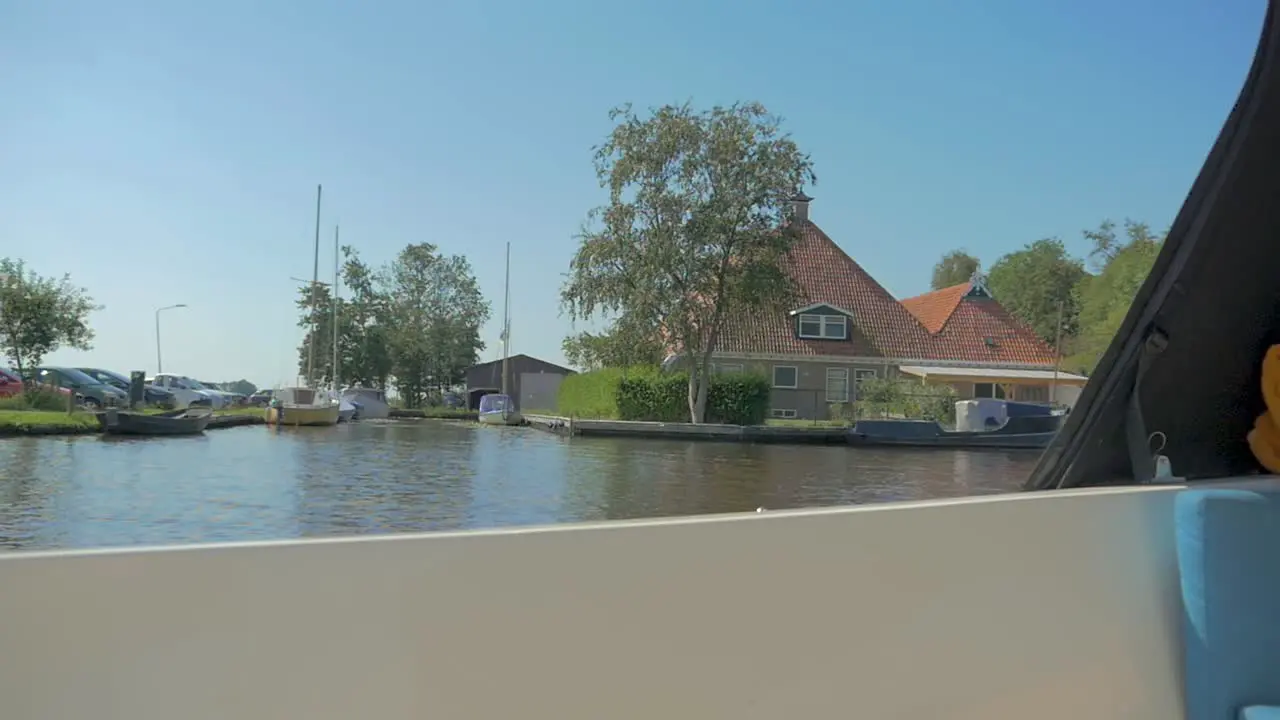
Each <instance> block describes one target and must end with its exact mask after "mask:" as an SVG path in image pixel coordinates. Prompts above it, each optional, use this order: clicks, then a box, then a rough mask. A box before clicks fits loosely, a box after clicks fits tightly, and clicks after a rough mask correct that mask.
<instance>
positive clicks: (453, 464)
mask: <svg viewBox="0 0 1280 720" xmlns="http://www.w3.org/2000/svg"><path fill="white" fill-rule="evenodd" d="M1035 460H1036V455H1035V454H1034V453H1025V452H1010V453H1000V452H974V453H970V452H956V451H945V450H941V451H940V450H928V451H910V450H898V449H889V450H875V449H857V450H854V449H850V448H845V447H803V446H781V445H738V444H731V443H696V442H680V441H653V440H623V439H603V438H602V439H594V438H575V439H573V440H567V439H564V438H560V437H556V436H553V435H549V434H546V433H543V432H540V431H537V430H533V429H529V428H504V427H485V426H479V425H474V424H465V423H448V422H438V421H423V422H417V423H372V422H365V423H355V424H352V425H341V426H338V427H336V428H293V429H281V430H272V429H268V428H264V427H246V428H238V429H234V430H219V431H215V432H210V433H208V434H207V435H204V436H201V437H191V438H165V439H150V440H119V439H105V438H98V437H83V438H65V439H50V438H38V439H37V438H21V439H12V440H0V547H9V548H66V547H100V546H120V545H141V544H147V545H150V544H160V543H193V542H212V541H229V540H261V539H279V538H291V537H317V536H333V535H357V534H378V533H392V532H407V531H422V530H453V529H462V528H482V527H497V526H503V525H524V524H542V523H556V522H573V521H580V520H603V519H622V518H638V517H655V516H667V515H690V514H700V513H720V512H742V511H750V510H754V509H755V508H757V507H765V508H770V509H783V508H796V507H811V506H821V505H844V504H851V503H871V502H887V501H892V500H911V499H920V498H932V497H956V496H963V495H975V494H983V493H994V492H1008V491H1012V490H1016V489H1017V488H1018V486H1019V484H1020V483H1021V482H1022V480H1023V479H1024V478H1025V477H1026V475H1027V474H1028V472H1030V470H1031V467H1032V465H1033V464H1034V463H1035Z"/></svg>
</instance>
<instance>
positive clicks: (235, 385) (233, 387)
mask: <svg viewBox="0 0 1280 720" xmlns="http://www.w3.org/2000/svg"><path fill="white" fill-rule="evenodd" d="M220 387H221V388H222V389H223V390H226V391H227V392H233V393H240V394H241V395H252V394H254V393H256V392H258V386H257V385H254V384H253V383H251V382H249V381H248V380H245V379H244V378H241V379H239V380H232V381H231V382H224V383H220Z"/></svg>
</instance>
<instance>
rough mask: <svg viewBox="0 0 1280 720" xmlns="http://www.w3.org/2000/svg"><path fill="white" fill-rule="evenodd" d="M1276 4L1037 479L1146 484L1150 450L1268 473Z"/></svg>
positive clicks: (1278, 287)
mask: <svg viewBox="0 0 1280 720" xmlns="http://www.w3.org/2000/svg"><path fill="white" fill-rule="evenodd" d="M1278 1H1280V0H1272V2H1270V3H1269V4H1268V7H1267V14H1266V19H1265V21H1264V22H1263V28H1262V36H1261V39H1260V41H1259V44H1258V49H1257V53H1256V55H1255V57H1254V62H1253V67H1252V69H1251V70H1250V72H1249V76H1248V79H1247V80H1246V81H1245V84H1244V88H1243V90H1242V91H1241V92H1240V96H1239V98H1238V99H1237V100H1236V105H1235V107H1234V109H1233V110H1232V111H1231V114H1230V116H1229V117H1228V118H1227V122H1226V124H1225V126H1224V127H1223V129H1222V132H1221V134H1220V135H1219V136H1218V140H1217V142H1216V143H1215V144H1214V146H1213V149H1212V150H1211V151H1210V153H1209V156H1208V159H1207V160H1206V161H1205V164H1204V167H1203V168H1202V169H1201V170H1200V174H1199V176H1198V177H1197V178H1196V181H1195V183H1194V184H1193V185H1192V187H1191V192H1190V193H1189V194H1188V196H1187V199H1186V201H1185V202H1184V204H1183V206H1182V210H1181V211H1180V212H1179V213H1178V216H1177V219H1176V220H1175V221H1174V223H1173V226H1172V228H1171V229H1170V231H1169V236H1168V238H1167V239H1166V240H1165V243H1164V247H1163V249H1162V250H1161V252H1160V255H1159V257H1158V258H1157V259H1156V262H1155V265H1154V267H1153V268H1152V270H1151V275H1150V276H1149V277H1148V278H1147V280H1146V282H1145V283H1144V284H1143V286H1142V289H1141V290H1140V291H1139V292H1138V295H1137V297H1136V298H1135V300H1134V302H1133V305H1132V307H1131V308H1130V309H1129V314H1128V316H1127V317H1126V318H1125V321H1124V323H1123V324H1122V325H1121V327H1120V331H1119V332H1118V333H1117V334H1116V337H1115V339H1114V340H1113V341H1112V342H1111V346H1110V348H1108V350H1107V351H1106V353H1105V354H1104V355H1103V356H1102V359H1101V361H1100V362H1099V363H1098V367H1097V370H1096V372H1095V373H1094V376H1093V377H1092V378H1091V379H1090V381H1089V383H1088V385H1086V387H1085V389H1084V392H1083V393H1082V394H1081V396H1080V400H1079V402H1078V403H1077V405H1076V407H1075V409H1074V410H1073V412H1072V413H1071V415H1070V416H1069V418H1068V420H1067V422H1066V424H1065V425H1064V426H1063V429H1062V431H1061V432H1060V433H1059V434H1058V436H1057V437H1056V438H1055V439H1054V441H1053V443H1052V444H1051V445H1050V446H1049V448H1048V449H1047V450H1046V451H1045V453H1044V455H1043V456H1042V457H1041V459H1040V462H1039V464H1038V465H1037V466H1036V469H1035V470H1034V472H1033V473H1032V475H1031V477H1030V479H1029V480H1028V481H1027V487H1028V488H1029V489H1052V488H1060V487H1078V486H1086V485H1111V484H1131V483H1133V482H1135V481H1137V482H1144V481H1148V480H1150V479H1151V476H1152V473H1153V467H1154V461H1153V451H1159V452H1160V453H1161V454H1163V455H1165V456H1167V457H1168V458H1169V460H1170V463H1171V466H1172V471H1173V474H1174V475H1175V476H1181V477H1184V478H1186V479H1188V480H1195V479H1204V478H1217V477H1226V476H1230V475H1240V474H1249V473H1254V472H1259V471H1260V470H1261V468H1260V466H1259V465H1258V463H1257V462H1256V461H1255V460H1254V457H1253V455H1252V453H1251V452H1250V450H1249V446H1248V444H1247V441H1246V439H1245V435H1246V433H1248V432H1249V430H1250V428H1251V427H1252V426H1253V422H1254V419H1255V418H1256V416H1257V415H1258V414H1259V413H1260V412H1262V411H1263V409H1264V404H1263V400H1262V395H1261V389H1260V383H1261V364H1262V358H1263V355H1264V354H1265V353H1266V350H1267V348H1268V347H1269V346H1270V345H1272V344H1275V343H1277V342H1280V332H1278V330H1280V28H1278V27H1277V24H1276V11H1277V10H1276V5H1277V2H1278ZM1171 101H1172V102H1171V105H1170V108H1171V109H1170V111H1171V112H1177V109H1176V98H1171ZM1152 121H1153V122H1159V119H1158V118H1153V120H1152ZM1162 445H1163V450H1161V446H1162Z"/></svg>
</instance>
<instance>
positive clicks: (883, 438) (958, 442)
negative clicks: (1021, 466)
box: [848, 415, 1064, 450]
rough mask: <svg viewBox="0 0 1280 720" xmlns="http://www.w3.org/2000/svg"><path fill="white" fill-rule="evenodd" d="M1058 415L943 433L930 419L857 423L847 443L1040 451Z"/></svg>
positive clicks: (1055, 427) (1013, 419)
mask: <svg viewBox="0 0 1280 720" xmlns="http://www.w3.org/2000/svg"><path fill="white" fill-rule="evenodd" d="M1063 417H1064V416H1062V415H1040V416H1025V417H1010V418H1008V419H1006V420H1005V421H1004V423H1003V424H1001V425H999V426H998V427H994V428H991V429H989V430H971V431H957V430H947V429H945V428H943V427H942V426H941V425H939V424H938V423H936V422H933V421H931V420H859V421H858V422H857V423H856V424H854V426H853V428H852V429H851V430H850V431H849V435H848V442H849V444H850V445H857V446H897V447H911V448H928V447H937V448H949V449H952V450H956V449H982V448H989V449H993V450H996V449H999V450H1016V449H1021V448H1026V449H1034V450H1043V449H1044V448H1046V447H1048V446H1049V443H1050V442H1052V441H1053V438H1054V436H1055V435H1057V434H1058V428H1060V427H1061V426H1062V419H1063Z"/></svg>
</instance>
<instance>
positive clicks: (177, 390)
mask: <svg viewBox="0 0 1280 720" xmlns="http://www.w3.org/2000/svg"><path fill="white" fill-rule="evenodd" d="M147 382H149V383H151V384H152V385H157V386H159V387H162V388H164V389H165V390H168V391H169V392H171V393H173V394H174V397H176V398H178V401H179V402H185V403H186V404H188V405H190V404H191V403H192V402H193V401H194V400H195V399H196V398H206V399H207V400H209V403H210V405H212V406H213V407H214V408H224V407H226V406H228V405H230V404H231V398H230V396H229V395H227V394H226V393H224V392H222V391H221V390H213V389H210V388H207V387H205V386H204V385H203V384H201V383H200V382H199V381H197V380H192V379H191V378H189V377H187V376H186V375H177V374H175V373H157V374H156V376H155V377H153V378H148V379H147Z"/></svg>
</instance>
